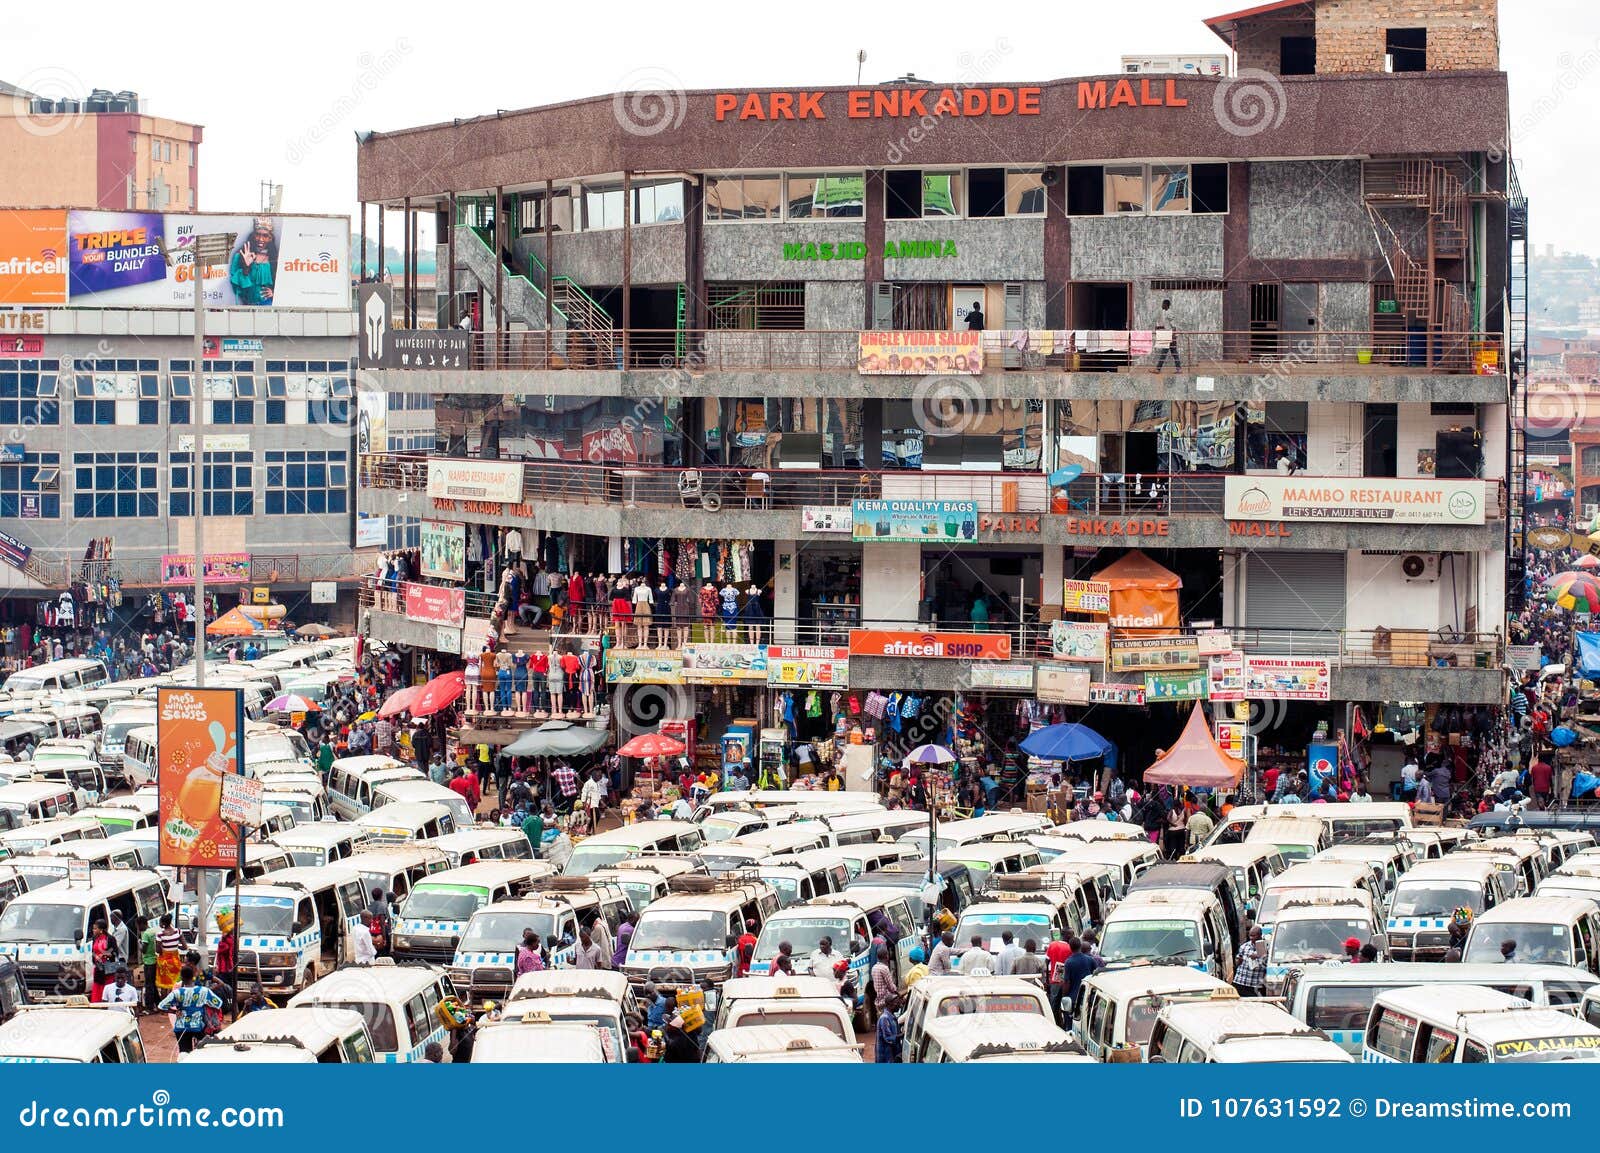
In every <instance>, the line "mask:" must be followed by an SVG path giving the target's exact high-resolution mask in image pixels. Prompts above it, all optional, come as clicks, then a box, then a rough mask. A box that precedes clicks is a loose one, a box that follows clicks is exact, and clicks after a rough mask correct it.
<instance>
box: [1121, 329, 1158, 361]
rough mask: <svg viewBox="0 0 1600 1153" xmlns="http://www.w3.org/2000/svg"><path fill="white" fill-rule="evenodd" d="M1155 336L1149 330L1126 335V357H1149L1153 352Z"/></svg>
mask: <svg viewBox="0 0 1600 1153" xmlns="http://www.w3.org/2000/svg"><path fill="white" fill-rule="evenodd" d="M1155 346H1156V334H1155V333H1154V332H1151V331H1149V330H1137V331H1134V332H1130V333H1129V334H1128V355H1129V356H1149V355H1150V353H1151V352H1153V351H1154V350H1155Z"/></svg>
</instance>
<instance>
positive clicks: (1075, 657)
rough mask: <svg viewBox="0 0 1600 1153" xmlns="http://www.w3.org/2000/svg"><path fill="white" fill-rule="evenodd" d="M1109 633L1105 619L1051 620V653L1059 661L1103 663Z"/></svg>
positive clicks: (1104, 661)
mask: <svg viewBox="0 0 1600 1153" xmlns="http://www.w3.org/2000/svg"><path fill="white" fill-rule="evenodd" d="M1109 635H1110V629H1109V628H1108V627H1107V625H1106V623H1105V622H1104V621H1051V622H1050V655H1051V656H1053V657H1054V658H1055V659H1056V660H1058V661H1082V662H1085V663H1087V664H1097V665H1103V664H1105V663H1106V638H1107V637H1108V636H1109Z"/></svg>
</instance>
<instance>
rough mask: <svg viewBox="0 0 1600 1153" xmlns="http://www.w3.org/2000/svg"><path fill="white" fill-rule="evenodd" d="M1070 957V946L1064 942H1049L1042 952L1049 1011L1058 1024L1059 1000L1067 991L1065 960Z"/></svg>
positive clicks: (1059, 1013) (1059, 1016) (1059, 1015)
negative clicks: (1048, 991)
mask: <svg viewBox="0 0 1600 1153" xmlns="http://www.w3.org/2000/svg"><path fill="white" fill-rule="evenodd" d="M1070 956H1072V946H1071V945H1069V944H1067V942H1065V941H1051V942H1050V945H1049V947H1048V948H1046V949H1045V951H1044V962H1045V965H1044V974H1045V986H1046V988H1048V989H1049V990H1050V1009H1051V1011H1052V1012H1053V1013H1055V1015H1056V1020H1057V1021H1058V1022H1059V1021H1060V1020H1061V1019H1062V1018H1061V1000H1062V998H1063V997H1064V996H1065V995H1066V991H1067V958H1068V957H1070Z"/></svg>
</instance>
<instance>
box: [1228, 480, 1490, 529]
mask: <svg viewBox="0 0 1600 1153" xmlns="http://www.w3.org/2000/svg"><path fill="white" fill-rule="evenodd" d="M1491 483H1493V482H1492V481H1481V480H1432V479H1427V480H1395V479H1393V478H1385V479H1382V480H1354V479H1348V478H1344V477H1300V476H1230V477H1227V478H1225V479H1224V481H1223V510H1224V514H1225V515H1226V517H1227V519H1228V520H1268V521H1271V520H1294V521H1330V522H1331V521H1345V522H1353V521H1379V522H1382V523H1385V524H1483V523H1484V519H1485V516H1486V512H1485V503H1486V502H1485V498H1486V497H1487V495H1488V492H1489V489H1488V485H1489V484H1491Z"/></svg>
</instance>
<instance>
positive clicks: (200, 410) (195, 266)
mask: <svg viewBox="0 0 1600 1153" xmlns="http://www.w3.org/2000/svg"><path fill="white" fill-rule="evenodd" d="M237 238H238V234H237V233H233V232H210V233H207V234H205V235H204V236H200V235H196V236H195V238H194V245H193V249H192V256H191V261H192V263H191V264H190V278H191V279H192V280H193V281H194V376H193V380H192V383H191V385H190V389H189V392H190V397H189V402H190V403H191V404H192V405H194V414H193V415H194V470H193V472H191V473H190V478H191V479H192V481H193V482H194V483H193V489H194V508H193V510H192V511H193V513H194V684H195V687H196V688H199V689H203V688H205V687H206V610H205V603H206V544H205V533H206V518H205V483H204V477H205V464H206V446H205V428H206V425H205V420H206V387H205V379H206V377H205V355H206V284H205V273H206V269H208V268H211V267H214V266H216V265H219V264H220V265H222V266H223V267H224V268H226V267H227V264H228V261H229V259H230V258H231V256H232V253H233V242H234V241H235V240H236V239H237ZM236 919H237V918H236Z"/></svg>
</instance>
